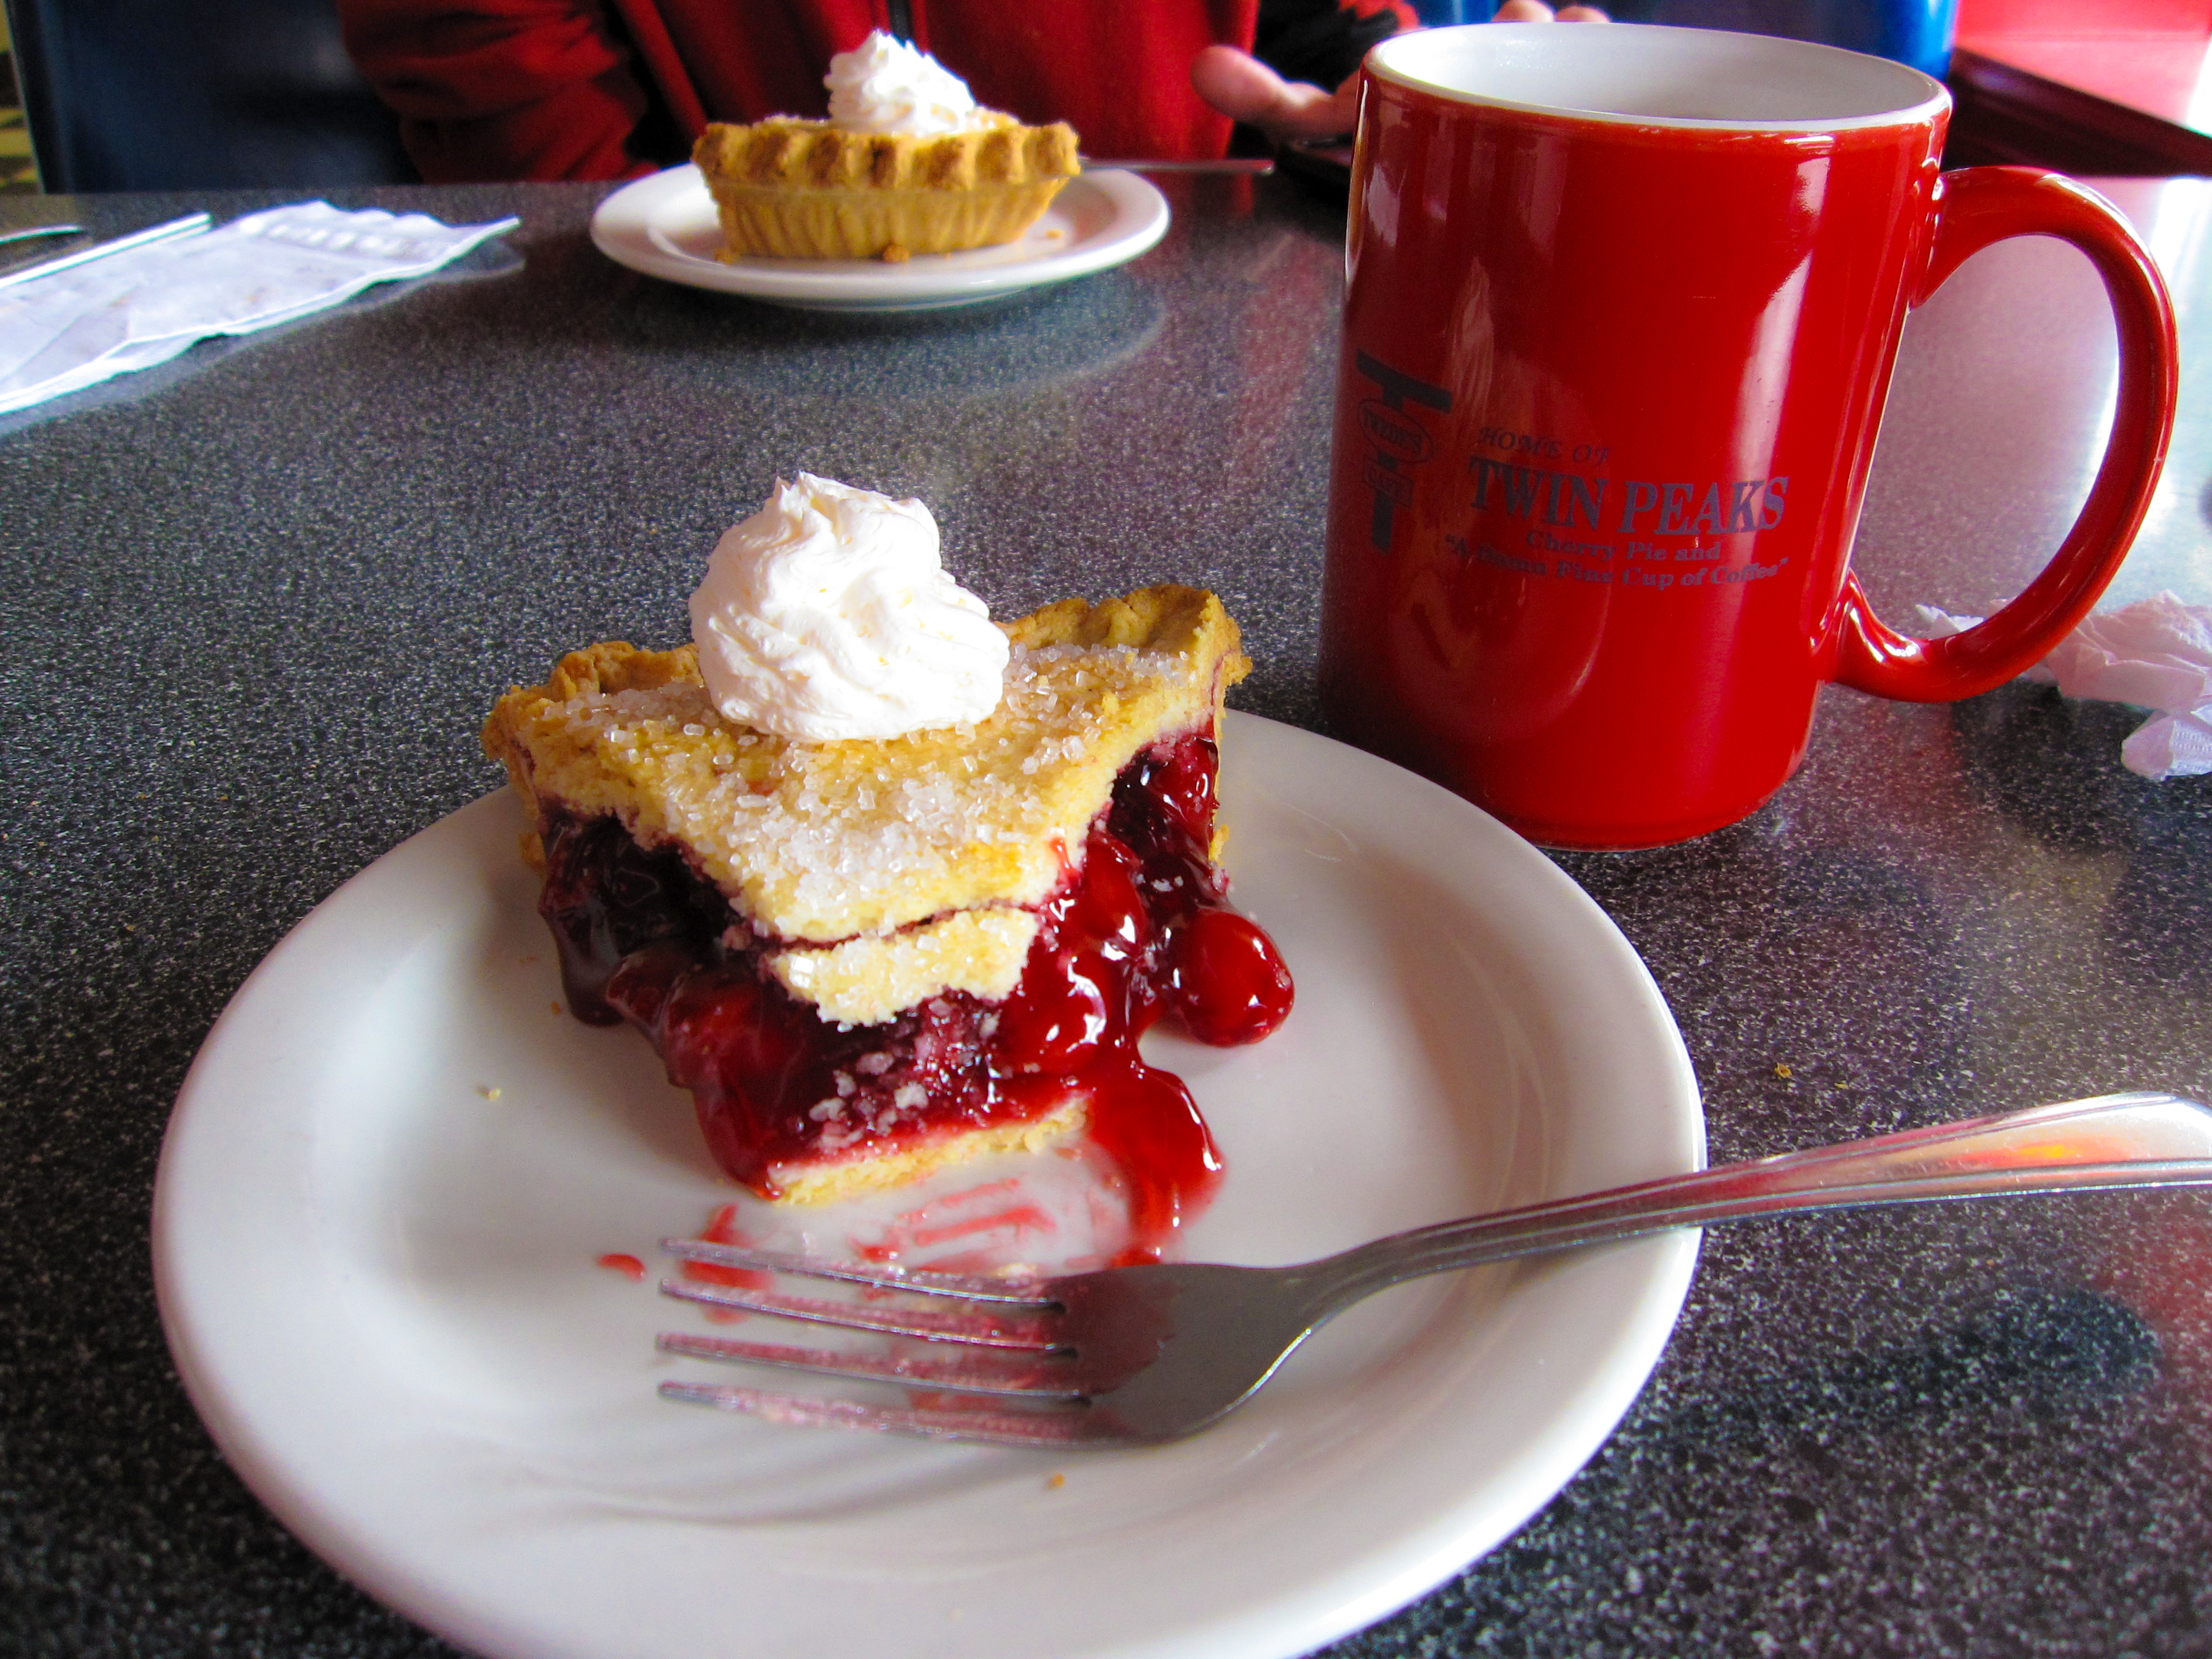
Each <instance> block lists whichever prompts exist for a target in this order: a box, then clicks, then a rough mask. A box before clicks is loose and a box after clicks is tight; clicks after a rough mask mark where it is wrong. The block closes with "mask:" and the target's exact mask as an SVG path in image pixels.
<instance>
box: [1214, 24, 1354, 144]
mask: <svg viewBox="0 0 2212 1659" xmlns="http://www.w3.org/2000/svg"><path fill="white" fill-rule="evenodd" d="M1358 82H1359V77H1358V76H1356V75H1355V76H1352V78H1351V79H1350V80H1348V81H1346V82H1345V83H1344V84H1343V85H1342V86H1341V87H1340V88H1337V89H1336V90H1335V91H1334V92H1323V91H1322V89H1321V88H1319V87H1314V86H1308V85H1306V84H1305V83H1304V82H1301V81H1285V80H1284V79H1283V77H1282V76H1279V75H1278V74H1276V73H1275V71H1274V70H1271V69H1269V68H1268V67H1267V65H1266V64H1263V63H1261V62H1260V60H1259V59H1258V58H1254V57H1252V56H1251V55H1250V54H1249V53H1248V52H1239V51H1237V48H1236V47H1234V46H1207V47H1206V48H1205V49H1204V50H1203V51H1201V52H1200V53H1199V54H1198V56H1197V57H1196V58H1193V59H1192V60H1191V65H1190V84H1191V87H1192V88H1193V90H1194V91H1195V92H1196V93H1197V94H1198V95H1199V96H1200V98H1203V99H1204V100H1206V102H1207V103H1209V104H1211V105H1212V106H1213V107H1214V108H1215V109H1218V110H1219V111H1220V112H1222V113H1223V114H1224V115H1226V116H1227V117H1228V118H1230V119H1231V120H1232V121H1242V122H1243V123H1244V124H1245V125H1248V126H1255V127H1257V128H1259V129H1260V130H1261V131H1262V132H1265V133H1267V134H1268V135H1270V136H1271V137H1276V138H1334V137H1338V136H1340V134H1343V133H1346V132H1349V131H1352V127H1353V126H1354V125H1356V124H1357V121H1358V114H1359V94H1358Z"/></svg>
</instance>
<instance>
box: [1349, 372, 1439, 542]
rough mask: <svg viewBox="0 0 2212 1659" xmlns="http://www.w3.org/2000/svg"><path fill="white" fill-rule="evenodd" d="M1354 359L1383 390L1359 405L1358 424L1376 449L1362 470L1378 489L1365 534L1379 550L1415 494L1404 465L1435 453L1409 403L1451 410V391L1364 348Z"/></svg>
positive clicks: (1415, 463)
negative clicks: (1416, 376) (1367, 351)
mask: <svg viewBox="0 0 2212 1659" xmlns="http://www.w3.org/2000/svg"><path fill="white" fill-rule="evenodd" d="M1352 362H1353V363H1354V365H1355V366H1356V367H1357V368H1358V371H1359V373H1360V374H1363V375H1364V376H1366V378H1367V379H1368V380H1371V381H1372V382H1373V383H1374V384H1375V386H1376V390H1377V391H1378V392H1380V393H1381V395H1380V396H1379V397H1374V398H1368V399H1367V400H1366V401H1365V402H1364V403H1362V404H1360V405H1359V429H1360V431H1361V432H1363V433H1364V434H1365V435H1366V437H1367V441H1368V443H1369V444H1370V446H1371V448H1372V453H1370V454H1369V456H1368V457H1367V464H1366V465H1365V466H1364V468H1362V469H1361V477H1362V478H1363V479H1364V481H1365V483H1366V484H1367V487H1368V488H1369V489H1371V490H1373V491H1374V492H1375V511H1374V515H1373V517H1372V519H1371V520H1370V522H1369V526H1368V531H1367V539H1368V541H1369V542H1370V544H1372V545H1373V546H1374V548H1375V549H1376V551H1378V552H1383V553H1388V552H1389V550H1390V543H1391V540H1392V532H1393V531H1395V528H1396V526H1397V514H1398V508H1399V507H1401V505H1403V504H1404V503H1405V502H1407V501H1410V500H1412V499H1413V480H1412V479H1411V478H1408V477H1407V476H1406V475H1405V473H1404V472H1403V471H1401V467H1406V466H1418V465H1420V464H1421V463H1422V462H1423V461H1425V460H1427V459H1429V458H1430V456H1431V455H1432V454H1434V453H1436V445H1435V443H1434V442H1433V441H1431V438H1430V436H1429V433H1428V428H1425V427H1424V426H1423V425H1422V424H1421V423H1420V422H1419V421H1418V420H1416V419H1415V418H1414V417H1413V410H1410V409H1408V408H1407V407H1406V405H1407V404H1420V405H1422V406H1423V407H1425V408H1428V409H1433V410H1437V412H1438V413H1439V414H1445V415H1449V413H1450V412H1451V406H1452V399H1451V393H1450V392H1447V391H1445V390H1444V388H1443V387H1442V386H1431V385H1430V384H1429V383H1428V382H1427V381H1426V380H1416V379H1414V378H1413V376H1412V375H1411V374H1403V373H1401V372H1400V371H1399V370H1397V369H1395V368H1391V367H1390V366H1389V364H1387V363H1380V362H1376V360H1375V359H1374V358H1372V357H1370V356H1368V355H1367V354H1366V353H1365V352H1364V351H1362V352H1358V353H1356V354H1355V355H1354V356H1353V358H1352Z"/></svg>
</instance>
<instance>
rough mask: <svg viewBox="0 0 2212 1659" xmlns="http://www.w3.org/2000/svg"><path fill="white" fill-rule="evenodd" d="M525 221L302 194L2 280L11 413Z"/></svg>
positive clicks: (329, 298) (411, 270)
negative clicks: (175, 234)
mask: <svg viewBox="0 0 2212 1659" xmlns="http://www.w3.org/2000/svg"><path fill="white" fill-rule="evenodd" d="M518 222H519V221H516V220H513V219H504V220H501V221H498V222H495V223H492V224H483V225H459V226H455V225H446V224H441V222H438V221H437V220H435V219H433V218H430V217H429V216H427V215H424V214H420V213H410V214H404V215H395V214H391V213H385V212H381V211H379V210H375V209H363V210H359V211H356V212H350V213H349V212H344V211H342V210H339V209H337V208H334V207H332V206H331V204H329V203H327V202H301V203H298V204H294V205H293V206H290V207H281V208H272V209H270V210H269V211H267V212H264V213H253V214H248V215H247V216H246V217H244V218H242V219H234V220H233V221H231V222H230V223H228V224H227V225H224V226H222V227H221V228H217V229H213V230H208V231H204V232H201V233H199V234H196V235H188V236H181V237H179V238H176V239H175V240H170V241H165V242H157V243H154V244H151V245H149V246H145V247H140V248H131V249H129V250H126V251H125V252H120V253H116V254H112V255H110V256H109V257H107V258H102V259H95V260H94V261H92V262H90V263H89V264H82V265H78V266H76V267H75V268H73V269H71V270H59V271H56V272H54V273H53V274H52V276H37V277H33V278H31V279H29V280H27V281H25V282H22V283H18V284H16V285H15V286H14V287H9V288H0V414H5V413H7V412H9V411H10V410H18V409H24V408H27V407H28V406H29V405H31V404H36V403H41V402H44V401H45V400H46V398H58V397H59V396H60V395H61V394H62V393H64V392H75V391H76V390H78V389H79V388H81V387H83V386H94V385H96V384H98V383H99V382H100V381H101V380H109V379H112V377H113V376H115V375H118V374H127V373H129V372H130V371H131V370H133V369H139V368H151V367H152V366H153V365H154V364H155V363H159V362H167V360H168V359H169V358H172V357H173V356H177V355H178V354H179V352H181V351H184V350H185V349H187V348H188V347H190V346H191V345H192V344H193V343H195V342H196V341H199V340H204V339H207V338H209V337H211V336H215V335H222V334H250V333H252V332H253V331H255V330H257V329H264V328H273V327H275V326H276V325H277V324H279V323H289V322H290V321H291V320H292V319H295V318H296V317H304V316H306V315H307V314H308V313H310V312H314V311H319V310H321V309H322V308H323V307H325V306H332V305H336V304H337V302H338V301H341V300H343V299H347V298H349V297H350V296H351V295H356V294H358V293H360V292H361V290H362V289H365V288H368V287H369V286H370V285H371V284H373V283H389V282H396V281H398V279H400V278H402V277H405V276H422V274H423V273H425V272H426V271H431V270H436V269H437V268H438V267H439V266H441V265H442V264H447V263H448V262H449V261H452V260H453V259H457V258H459V257H460V256H461V255H462V254H464V253H466V252H468V251H469V250H470V249H471V248H473V247H475V246H477V244H478V243H480V242H482V241H483V240H486V239H487V238H488V237H491V236H495V235H497V234H500V233H501V231H505V230H509V229H512V228H513V227H514V226H515V224H517V223H518Z"/></svg>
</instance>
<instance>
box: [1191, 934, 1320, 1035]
mask: <svg viewBox="0 0 2212 1659" xmlns="http://www.w3.org/2000/svg"><path fill="white" fill-rule="evenodd" d="M1168 994H1169V996H1170V998H1171V999H1172V1000H1173V1001H1174V1003H1175V1007H1176V1012H1177V1013H1179V1014H1181V1015H1182V1023H1183V1024H1184V1025H1186V1026H1187V1027H1188V1028H1189V1030H1190V1034H1191V1035H1192V1036H1194V1037H1196V1038H1197V1039H1198V1040H1199V1041H1200V1042H1210V1043H1212V1044H1214V1045H1215V1046H1216V1047H1218V1048H1230V1047H1233V1046H1234V1045H1236V1044H1237V1043H1242V1042H1258V1041H1259V1040H1260V1039H1261V1037H1263V1036H1267V1034H1268V1033H1269V1032H1270V1031H1272V1030H1274V1029H1275V1028H1276V1027H1277V1026H1278V1025H1280V1024H1282V1023H1283V1021H1284V1020H1285V1018H1288V1017H1289V1015H1290V1012H1291V997H1292V994H1293V993H1292V988H1291V970H1290V969H1288V968H1286V967H1285V966H1284V965H1283V958H1282V957H1281V956H1280V955H1279V954H1278V953H1277V951H1276V950H1275V945H1274V941H1273V940H1272V939H1269V938H1268V937H1267V934H1265V933H1261V931H1260V929H1259V928H1258V927H1256V926H1255V924H1254V923H1252V922H1250V921H1247V920H1246V919H1245V918H1244V917H1243V916H1240V915H1237V913H1236V912H1235V911H1234V910H1220V909H1211V908H1209V909H1202V910H1199V911H1197V912H1195V913H1194V914H1193V915H1191V916H1190V918H1189V919H1188V921H1184V922H1183V924H1182V926H1181V927H1177V928H1176V931H1175V936H1174V939H1173V940H1172V941H1171V942H1170V945H1169V947H1168Z"/></svg>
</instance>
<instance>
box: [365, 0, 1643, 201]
mask: <svg viewBox="0 0 2212 1659" xmlns="http://www.w3.org/2000/svg"><path fill="white" fill-rule="evenodd" d="M338 15H339V18H340V21H341V22H342V24H343V27H344V31H345V41H346V48H347V50H348V51H349V52H351V53H352V54H353V58H354V61H355V62H356V64H359V65H360V67H361V70H362V74H363V75H364V76H367V77H368V82H369V83H370V84H371V85H372V86H374V88H376V90H377V92H378V94H380V96H381V97H382V98H383V99H384V100H385V101H386V103H387V104H389V105H391V106H392V108H393V110H395V111H396V112H398V115H399V118H400V131H401V137H402V138H403V139H404V142H405V143H406V145H407V149H408V152H409V154H410V155H411V156H413V158H414V160H415V164H416V167H419V168H420V169H421V170H422V176H423V178H424V179H428V180H429V181H430V182H432V183H434V184H437V183H458V182H465V181H470V180H477V179H627V178H634V177H636V176H638V175H641V174H642V173H650V172H653V171H654V170H656V169H658V168H659V167H667V166H669V165H671V164H672V163H674V162H676V161H681V160H683V159H684V157H685V156H686V155H689V154H690V147H691V142H692V140H693V139H695V138H696V137H698V135H699V133H700V131H701V130H702V128H704V127H705V125H706V124H707V123H708V121H710V120H714V121H757V120H760V119H762V118H764V117H766V116H769V115H779V114H781V115H801V116H812V117H819V116H821V115H822V114H823V112H824V111H825V109H826V107H827V96H826V94H825V93H824V90H823V85H822V76H823V71H824V70H826V69H827V67H828V66H829V59H830V57H831V56H832V55H833V54H834V53H836V52H844V51H848V50H850V49H851V48H852V47H854V46H857V45H858V44H859V43H860V41H861V40H863V39H864V38H866V35H867V33H869V31H870V30H872V29H876V28H884V27H890V28H891V29H892V30H893V32H894V33H901V34H903V35H905V36H906V37H907V38H908V39H911V40H913V42H914V43H915V45H916V46H920V47H921V49H922V50H923V51H925V52H929V53H930V54H931V55H932V56H933V57H935V58H937V59H938V60H939V62H941V63H943V64H945V67H946V68H948V69H950V70H951V71H952V72H953V73H954V74H956V75H957V76H960V77H961V78H962V79H963V80H964V81H966V82H968V85H969V89H970V90H971V91H972V92H973V93H974V94H975V100H976V102H978V103H979V104H982V105H984V106H987V107H989V108H992V109H1002V110H1006V111H1007V112H1010V113H1012V114H1013V115H1015V116H1018V117H1019V118H1021V119H1023V120H1024V121H1030V122H1033V123H1036V122H1045V121H1066V122H1067V123H1069V124H1070V125H1073V127H1074V128H1075V130H1076V131H1077V132H1079V134H1081V135H1082V140H1083V146H1084V149H1085V152H1086V153H1088V154H1090V155H1101V156H1115V157H1143V158H1146V159H1152V160H1164V159H1170V158H1176V159H1186V158H1201V157H1210V156H1218V155H1224V154H1225V153H1226V152H1227V149H1228V146H1229V139H1230V133H1231V128H1232V126H1233V125H1234V124H1235V123H1236V122H1238V121H1243V122H1246V123H1248V124H1249V125H1254V126H1256V127H1258V128H1260V129H1261V130H1262V131H1267V132H1268V133H1269V134H1271V135H1272V136H1274V137H1329V136H1333V135H1334V134H1335V133H1339V132H1342V131H1348V130H1349V128H1350V126H1351V125H1352V123H1351V120H1350V114H1351V110H1352V102H1351V99H1352V83H1353V81H1354V80H1355V79H1356V72H1357V70H1358V63H1359V59H1360V58H1362V57H1363V56H1364V54H1365V52H1366V51H1367V48H1368V47H1369V46H1372V45H1373V44H1374V43H1375V42H1376V41H1377V40H1382V39H1383V38H1384V37H1385V36H1387V35H1389V34H1391V33H1395V32H1396V31H1397V30H1398V29H1400V28H1401V27H1407V26H1409V25H1410V24H1411V23H1412V21H1413V18H1412V15H1411V13H1410V10H1409V9H1408V8H1407V3H1406V0H1139V3H1136V4H1130V5H1115V4H1101V3H1097V0H1088V3H1081V0H1061V3H1048V0H338ZM1498 15H1500V17H1504V18H1535V17H1548V16H1550V15H1551V13H1550V10H1549V9H1548V8H1547V7H1546V6H1545V5H1543V4H1542V3H1541V0H1507V3H1506V5H1505V7H1504V9H1501V10H1500V12H1499V14H1498ZM1561 15H1562V16H1567V17H1571V16H1575V15H1592V16H1596V15H1601V14H1597V13H1592V12H1590V11H1589V9H1587V8H1583V7H1570V8H1568V9H1567V10H1566V11H1565V12H1563V13H1562V14H1561ZM1324 88H1336V90H1335V91H1334V92H1330V91H1326V90H1324Z"/></svg>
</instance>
